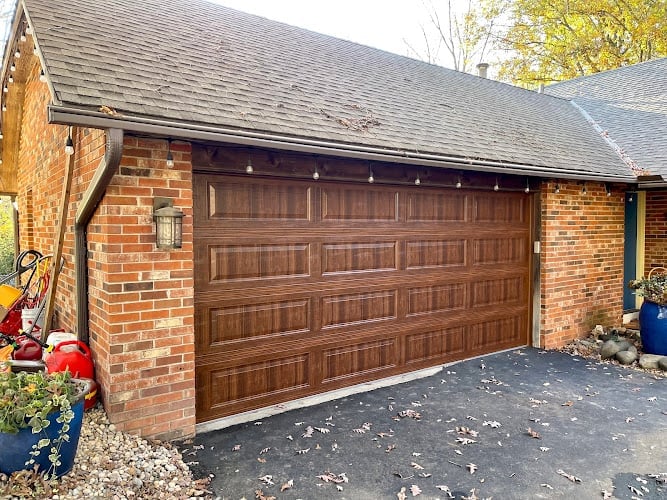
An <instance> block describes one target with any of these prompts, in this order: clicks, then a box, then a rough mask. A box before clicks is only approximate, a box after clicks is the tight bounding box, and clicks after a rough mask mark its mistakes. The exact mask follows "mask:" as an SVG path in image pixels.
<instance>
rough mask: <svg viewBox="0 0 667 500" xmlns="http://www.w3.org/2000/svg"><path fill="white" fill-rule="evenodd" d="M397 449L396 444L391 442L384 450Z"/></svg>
mask: <svg viewBox="0 0 667 500" xmlns="http://www.w3.org/2000/svg"><path fill="white" fill-rule="evenodd" d="M395 449H396V445H395V444H390V445H389V446H387V449H386V450H384V451H385V452H387V453H389V452H390V451H393V450H395Z"/></svg>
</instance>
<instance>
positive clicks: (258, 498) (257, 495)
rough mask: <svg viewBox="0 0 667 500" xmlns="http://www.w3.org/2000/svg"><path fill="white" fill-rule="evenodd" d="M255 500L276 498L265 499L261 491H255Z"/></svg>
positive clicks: (272, 497) (268, 498) (267, 499)
mask: <svg viewBox="0 0 667 500" xmlns="http://www.w3.org/2000/svg"><path fill="white" fill-rule="evenodd" d="M255 498H256V499H257V500H276V497H274V496H269V497H267V496H266V495H264V492H263V491H262V490H255Z"/></svg>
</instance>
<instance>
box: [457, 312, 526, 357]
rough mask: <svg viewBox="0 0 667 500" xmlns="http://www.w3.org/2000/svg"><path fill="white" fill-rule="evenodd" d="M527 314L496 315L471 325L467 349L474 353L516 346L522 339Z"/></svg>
mask: <svg viewBox="0 0 667 500" xmlns="http://www.w3.org/2000/svg"><path fill="white" fill-rule="evenodd" d="M526 319H527V318H526V315H525V314H517V315H514V316H508V317H495V318H493V319H487V320H486V321H482V322H479V323H475V324H472V325H470V327H469V329H468V336H467V346H466V348H467V350H468V351H470V352H473V353H478V352H480V353H481V352H492V351H493V350H498V349H503V348H505V347H510V346H515V345H517V342H519V341H520V340H521V338H520V335H521V332H522V330H523V329H522V328H521V326H522V324H525V322H526Z"/></svg>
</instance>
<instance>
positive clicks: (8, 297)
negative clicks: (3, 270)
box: [0, 285, 23, 309]
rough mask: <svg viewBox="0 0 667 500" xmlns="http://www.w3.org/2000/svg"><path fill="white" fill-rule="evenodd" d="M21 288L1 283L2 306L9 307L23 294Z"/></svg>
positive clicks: (0, 299) (0, 301)
mask: <svg viewBox="0 0 667 500" xmlns="http://www.w3.org/2000/svg"><path fill="white" fill-rule="evenodd" d="M21 293H23V292H21V290H19V289H18V288H15V287H13V286H12V285H0V306H3V307H5V308H7V309H9V308H10V307H11V306H13V305H14V302H16V300H17V299H18V298H19V297H20V296H21Z"/></svg>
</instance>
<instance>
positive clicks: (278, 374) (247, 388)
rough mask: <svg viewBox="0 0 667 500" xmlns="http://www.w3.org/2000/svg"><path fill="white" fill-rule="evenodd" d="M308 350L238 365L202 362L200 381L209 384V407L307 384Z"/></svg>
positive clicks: (246, 400)
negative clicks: (203, 363)
mask: <svg viewBox="0 0 667 500" xmlns="http://www.w3.org/2000/svg"><path fill="white" fill-rule="evenodd" d="M309 362H310V355H309V354H308V353H303V354H298V355H291V356H287V357H277V358H273V359H265V360H261V361H255V362H250V363H243V362H241V364H239V365H238V366H219V367H216V366H206V367H204V368H203V371H202V375H203V376H204V377H205V379H204V380H202V383H204V384H207V385H208V386H209V387H211V388H213V390H212V391H211V401H210V407H211V408H220V407H224V406H228V405H234V404H237V403H240V402H243V403H246V404H247V403H248V402H249V401H252V400H259V399H266V398H270V397H272V396H275V395H277V394H281V393H286V392H290V391H295V390H299V389H304V388H307V387H308V386H309V384H310V381H309V373H310V371H311V370H310V367H309Z"/></svg>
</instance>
